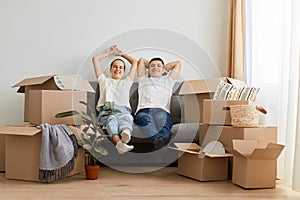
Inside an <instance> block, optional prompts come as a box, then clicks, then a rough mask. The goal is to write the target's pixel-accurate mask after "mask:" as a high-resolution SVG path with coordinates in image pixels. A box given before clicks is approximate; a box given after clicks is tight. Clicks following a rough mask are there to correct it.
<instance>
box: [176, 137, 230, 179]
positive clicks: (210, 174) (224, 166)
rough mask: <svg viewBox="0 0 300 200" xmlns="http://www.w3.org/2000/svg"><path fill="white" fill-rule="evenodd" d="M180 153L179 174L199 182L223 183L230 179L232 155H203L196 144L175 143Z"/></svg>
mask: <svg viewBox="0 0 300 200" xmlns="http://www.w3.org/2000/svg"><path fill="white" fill-rule="evenodd" d="M175 146H176V147H173V148H172V149H174V150H178V151H179V152H180V154H179V158H178V170H177V173H178V174H180V175H183V176H186V177H189V178H192V179H196V180H198V181H221V180H227V177H228V158H229V157H231V156H232V154H228V153H226V154H205V155H204V154H203V153H201V151H200V150H201V147H200V146H199V145H197V144H196V143H175Z"/></svg>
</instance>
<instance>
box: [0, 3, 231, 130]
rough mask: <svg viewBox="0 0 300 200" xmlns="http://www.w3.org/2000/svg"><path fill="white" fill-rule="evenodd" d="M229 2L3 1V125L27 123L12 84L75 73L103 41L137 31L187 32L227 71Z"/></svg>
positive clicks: (0, 51) (0, 57)
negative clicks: (24, 121) (159, 29)
mask: <svg viewBox="0 0 300 200" xmlns="http://www.w3.org/2000/svg"><path fill="white" fill-rule="evenodd" d="M229 2H230V0H186V1H182V0H151V1H145V0H106V1H104V0H0V28H1V31H0V44H1V45H0V66H1V70H2V73H1V74H0V77H1V83H2V84H1V85H0V88H1V104H0V113H1V114H0V125H4V124H16V123H22V122H23V97H24V96H23V95H22V94H17V93H16V90H17V88H12V87H11V86H12V85H14V84H15V83H17V82H18V81H20V80H22V79H24V78H28V77H33V76H40V75H48V74H74V73H76V71H77V70H78V68H79V66H80V65H81V63H82V62H83V61H84V59H85V58H86V57H87V56H88V55H89V54H90V52H91V51H92V50H93V49H95V48H96V47H97V46H98V45H99V44H101V43H103V42H105V41H106V40H109V39H110V38H112V37H114V36H116V35H118V34H120V33H123V32H127V31H131V30H134V29H141V28H144V27H157V28H162V29H168V30H174V31H176V32H179V33H181V34H184V35H186V36H187V37H189V38H190V39H191V40H193V41H195V42H196V43H198V44H199V45H201V46H202V47H203V48H204V49H206V51H207V53H208V54H209V56H210V57H211V58H212V59H213V60H214V62H215V64H216V66H217V67H218V68H219V69H220V71H221V73H222V74H223V75H224V72H225V66H226V63H227V41H228V40H227V32H228V17H229ZM132 42H134V41H132ZM183 70H184V69H183Z"/></svg>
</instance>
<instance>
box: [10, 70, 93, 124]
mask: <svg viewBox="0 0 300 200" xmlns="http://www.w3.org/2000/svg"><path fill="white" fill-rule="evenodd" d="M13 87H19V89H18V90H17V92H19V93H25V100H24V121H25V122H28V121H29V102H30V97H29V91H30V90H76V91H86V92H93V93H94V92H95V91H94V89H93V88H92V86H91V85H90V84H89V82H88V81H87V80H83V79H81V77H80V76H68V75H66V76H56V75H48V76H39V77H33V78H26V79H24V80H22V81H20V82H18V83H17V84H15V85H14V86H13Z"/></svg>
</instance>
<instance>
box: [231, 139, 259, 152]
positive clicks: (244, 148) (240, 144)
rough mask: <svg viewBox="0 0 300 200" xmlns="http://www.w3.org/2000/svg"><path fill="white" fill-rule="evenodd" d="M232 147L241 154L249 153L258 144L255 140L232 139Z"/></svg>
mask: <svg viewBox="0 0 300 200" xmlns="http://www.w3.org/2000/svg"><path fill="white" fill-rule="evenodd" d="M232 146H233V149H234V150H236V151H237V152H239V153H240V154H242V155H250V154H252V152H253V151H254V149H255V148H256V147H257V146H258V141H257V140H232Z"/></svg>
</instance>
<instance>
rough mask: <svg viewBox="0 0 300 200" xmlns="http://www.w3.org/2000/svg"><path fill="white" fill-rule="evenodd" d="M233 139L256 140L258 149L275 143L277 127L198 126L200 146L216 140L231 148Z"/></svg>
mask: <svg viewBox="0 0 300 200" xmlns="http://www.w3.org/2000/svg"><path fill="white" fill-rule="evenodd" d="M233 139H242V140H257V141H258V147H266V146H267V145H268V144H269V143H277V127H276V126H267V127H257V128H234V127H232V126H213V125H207V124H200V133H199V141H200V144H201V146H205V145H206V144H208V143H209V142H211V141H215V140H218V141H220V142H221V143H222V144H223V145H224V147H232V140H233Z"/></svg>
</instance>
